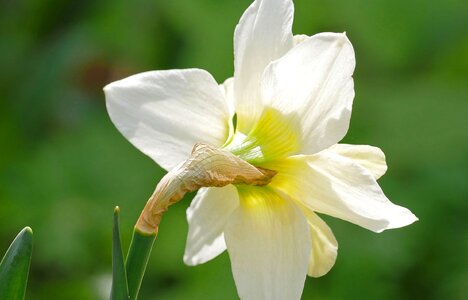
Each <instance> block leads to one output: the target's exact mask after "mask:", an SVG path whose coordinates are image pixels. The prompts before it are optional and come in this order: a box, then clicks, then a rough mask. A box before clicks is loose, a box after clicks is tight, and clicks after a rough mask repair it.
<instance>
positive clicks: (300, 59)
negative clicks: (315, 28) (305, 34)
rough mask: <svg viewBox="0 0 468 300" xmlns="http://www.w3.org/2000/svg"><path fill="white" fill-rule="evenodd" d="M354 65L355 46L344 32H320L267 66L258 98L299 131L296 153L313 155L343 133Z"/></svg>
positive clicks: (348, 112) (347, 114)
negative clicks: (300, 146)
mask: <svg viewBox="0 0 468 300" xmlns="http://www.w3.org/2000/svg"><path fill="white" fill-rule="evenodd" d="M354 66H355V58H354V50H353V47H352V45H351V43H350V42H349V40H348V38H347V37H346V35H345V34H339V33H321V34H317V35H314V36H312V37H309V38H306V39H305V40H304V41H302V42H301V43H299V44H298V45H297V46H295V47H294V48H293V49H291V50H290V51H289V52H288V53H287V54H286V55H285V56H283V57H282V58H281V59H279V60H277V61H275V62H273V63H271V64H270V65H269V66H268V67H267V68H266V70H265V73H264V75H263V79H262V99H263V101H264V103H265V105H266V106H268V105H269V106H272V107H273V108H275V109H276V110H277V111H280V112H282V113H283V114H284V115H285V116H287V117H288V119H290V122H291V123H292V125H293V126H295V127H296V128H297V129H298V130H299V131H300V132H301V138H302V141H301V144H302V149H301V151H300V152H299V153H303V154H314V153H317V152H319V151H320V150H323V149H326V148H328V147H330V146H331V145H334V144H336V143H337V142H338V141H339V140H341V139H342V138H343V137H344V135H345V134H346V132H347V130H348V127H349V119H350V116H351V107H352V103H353V98H354V86H353V79H352V77H351V76H352V74H353V71H354Z"/></svg>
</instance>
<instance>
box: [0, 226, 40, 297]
mask: <svg viewBox="0 0 468 300" xmlns="http://www.w3.org/2000/svg"><path fill="white" fill-rule="evenodd" d="M32 248H33V232H32V230H31V228H29V227H26V228H24V229H23V230H21V231H20V233H19V234H18V235H17V236H16V238H15V239H14V240H13V242H12V243H11V245H10V247H9V248H8V250H7V252H6V253H5V256H4V257H3V259H2V261H1V262H0V299H9V300H23V299H24V296H25V293H26V285H27V283H28V273H29V266H30V264H31V256H32Z"/></svg>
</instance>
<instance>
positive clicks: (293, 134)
mask: <svg viewBox="0 0 468 300" xmlns="http://www.w3.org/2000/svg"><path fill="white" fill-rule="evenodd" d="M293 10H294V7H293V3H292V1H290V0H256V1H254V2H253V4H252V5H251V6H250V7H249V8H248V9H247V10H246V11H245V13H244V15H243V16H242V18H241V19H240V21H239V24H238V25H237V27H236V30H235V33H234V54H235V60H234V67H235V72H234V77H233V78H230V79H228V80H226V81H225V82H224V83H223V84H221V85H218V84H217V83H216V81H215V79H214V78H213V77H212V76H211V75H210V74H209V73H208V72H206V71H204V70H200V69H185V70H169V71H152V72H146V73H141V74H137V75H134V76H131V77H128V78H126V79H123V80H120V81H117V82H113V83H111V84H109V85H108V86H106V87H105V89H104V90H105V94H106V100H107V108H108V111H109V115H110V117H111V119H112V121H113V122H114V124H115V125H116V127H117V128H118V129H119V130H120V132H121V133H122V134H123V135H124V136H125V137H126V138H127V139H128V140H129V141H130V142H131V143H132V144H133V145H135V146H136V147H137V148H138V149H140V150H141V151H142V152H143V153H145V154H146V155H148V156H149V157H151V158H152V159H153V160H154V161H156V163H158V164H159V165H161V166H162V167H163V168H165V169H166V170H168V171H170V170H172V169H173V168H175V167H176V166H178V165H180V164H181V162H184V161H185V160H186V159H187V158H188V157H190V154H191V151H192V148H193V147H194V145H195V144H197V143H203V144H208V145H211V146H213V147H217V148H219V149H222V151H229V152H230V153H232V154H233V155H234V156H236V157H237V158H240V159H242V160H243V161H245V162H247V163H249V164H250V165H252V166H255V167H257V168H262V169H267V170H272V171H275V172H276V175H275V176H273V178H272V179H271V182H270V183H269V184H267V185H261V186H252V185H246V184H238V185H237V184H229V185H226V186H224V187H208V188H206V187H204V188H201V189H200V190H199V192H198V194H197V195H196V197H195V198H194V200H193V201H192V204H191V206H190V208H189V209H188V211H187V218H188V223H189V233H188V238H187V245H186V250H185V255H184V261H185V263H187V264H188V265H197V264H201V263H204V262H206V261H209V260H211V259H213V258H214V257H216V256H217V255H219V254H220V253H222V252H223V251H224V250H226V249H227V251H228V253H229V257H230V260H231V264H232V272H233V275H234V279H235V283H236V286H237V290H238V292H239V295H240V297H241V298H242V299H256V300H258V299H299V298H300V296H301V294H302V289H303V285H304V281H305V278H306V274H309V275H310V276H313V277H318V276H322V275H324V274H326V273H327V272H328V271H329V270H330V269H331V267H332V266H333V264H334V263H335V259H336V256H337V248H338V244H337V241H336V239H335V237H334V236H333V233H332V231H331V230H330V228H329V227H328V226H327V225H326V224H325V222H324V221H323V220H322V219H321V218H320V217H319V216H318V215H317V214H316V212H319V213H324V214H328V215H331V216H334V217H337V218H340V219H343V220H346V221H349V222H352V223H354V224H357V225H359V226H362V227H364V228H366V229H369V230H372V231H374V232H381V231H383V230H386V229H391V228H398V227H402V226H406V225H409V224H411V223H413V222H414V221H416V220H417V218H416V217H415V216H414V215H413V214H412V213H411V212H410V211H409V210H408V209H406V208H404V207H401V206H398V205H395V204H393V203H392V202H390V201H389V200H388V199H387V197H386V196H385V195H384V193H383V192H382V190H381V188H380V187H379V185H378V183H377V181H376V180H377V179H378V178H379V177H380V176H382V175H383V174H384V173H385V171H386V169H387V167H386V163H385V157H384V154H383V153H382V151H381V150H380V149H379V148H376V147H371V146H364V145H347V144H338V142H339V141H340V140H341V139H342V138H343V137H344V136H345V134H346V132H347V130H348V127H349V120H350V116H351V107H352V103H353V98H354V88H353V79H352V74H353V71H354V67H355V57H354V51H353V47H352V45H351V43H350V41H349V40H348V38H347V37H346V35H345V34H344V33H320V34H316V35H313V36H310V37H309V36H303V35H301V36H293V35H292V32H291V28H292V21H293ZM234 116H235V117H236V118H237V122H235V123H236V124H234V122H233V119H235V118H233V117H234Z"/></svg>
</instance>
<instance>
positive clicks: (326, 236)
mask: <svg viewBox="0 0 468 300" xmlns="http://www.w3.org/2000/svg"><path fill="white" fill-rule="evenodd" d="M303 212H304V214H305V216H306V218H307V222H308V223H309V226H310V227H309V230H310V237H311V240H312V254H311V255H310V261H309V271H308V272H307V274H309V276H312V277H320V276H323V275H325V274H327V273H328V271H330V270H331V268H332V267H333V265H334V264H335V261H336V256H337V255H338V242H337V241H336V239H335V236H334V235H333V232H332V231H331V229H330V227H328V225H327V224H326V223H325V222H324V221H323V220H322V219H321V218H320V217H319V216H317V214H315V213H314V212H313V211H311V210H309V209H307V208H305V209H303Z"/></svg>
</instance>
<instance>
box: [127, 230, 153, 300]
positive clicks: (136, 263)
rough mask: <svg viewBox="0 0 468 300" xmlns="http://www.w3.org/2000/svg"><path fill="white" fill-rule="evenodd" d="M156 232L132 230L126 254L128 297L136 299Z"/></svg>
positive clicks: (132, 299)
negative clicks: (147, 232)
mask: <svg viewBox="0 0 468 300" xmlns="http://www.w3.org/2000/svg"><path fill="white" fill-rule="evenodd" d="M155 239H156V234H145V233H142V232H140V231H138V230H137V229H135V230H134V231H133V237H132V242H131V243H130V249H129V250H128V255H127V262H126V267H127V278H128V291H129V292H130V299H131V300H136V299H137V298H138V292H139V291H140V286H141V282H142V280H143V276H144V275H145V270H146V265H147V264H148V259H149V256H150V254H151V249H152V248H153V243H154V240H155Z"/></svg>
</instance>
